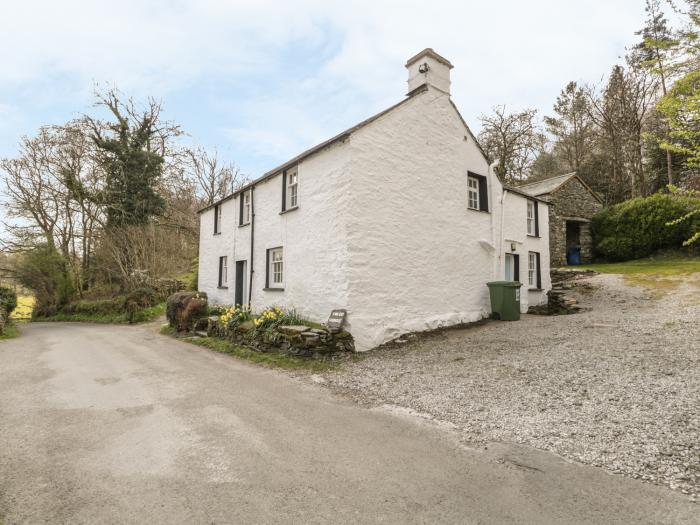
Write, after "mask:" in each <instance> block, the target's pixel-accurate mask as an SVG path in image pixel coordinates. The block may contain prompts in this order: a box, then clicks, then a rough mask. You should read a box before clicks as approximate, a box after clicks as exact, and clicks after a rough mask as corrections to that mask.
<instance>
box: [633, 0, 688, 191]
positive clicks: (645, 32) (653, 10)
mask: <svg viewBox="0 0 700 525" xmlns="http://www.w3.org/2000/svg"><path fill="white" fill-rule="evenodd" d="M645 10H646V13H647V19H646V23H645V25H644V27H643V28H642V29H641V30H639V31H637V33H636V34H637V35H639V36H641V37H642V41H641V42H640V43H639V44H637V45H636V46H635V47H634V49H633V50H632V53H631V54H630V55H629V56H628V61H629V62H630V64H631V65H633V66H637V67H643V68H645V69H647V70H648V71H650V72H651V73H652V74H654V75H655V76H656V77H657V78H658V82H659V86H660V88H661V93H662V95H664V96H665V95H666V94H667V93H668V85H669V83H670V82H671V77H672V75H673V72H674V69H675V68H674V64H673V63H672V61H673V57H674V54H675V53H676V51H677V49H678V40H677V39H676V38H674V37H673V34H672V32H671V29H670V28H669V27H668V21H667V20H666V16H665V15H664V12H663V11H662V10H661V6H660V2H659V0H646V8H645ZM664 128H665V129H664ZM659 131H660V134H657V135H655V137H656V139H657V142H659V143H660V142H662V141H664V140H667V138H668V131H669V130H668V125H666V126H664V127H662V129H660V130H659ZM666 174H667V178H668V183H669V184H673V183H674V176H673V158H672V154H671V150H670V149H666Z"/></svg>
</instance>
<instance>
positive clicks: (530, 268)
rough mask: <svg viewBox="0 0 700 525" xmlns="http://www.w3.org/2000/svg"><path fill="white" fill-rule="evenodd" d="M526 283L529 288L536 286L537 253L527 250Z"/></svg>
mask: <svg viewBox="0 0 700 525" xmlns="http://www.w3.org/2000/svg"><path fill="white" fill-rule="evenodd" d="M527 284H528V286H529V287H530V288H536V287H537V253H535V252H527Z"/></svg>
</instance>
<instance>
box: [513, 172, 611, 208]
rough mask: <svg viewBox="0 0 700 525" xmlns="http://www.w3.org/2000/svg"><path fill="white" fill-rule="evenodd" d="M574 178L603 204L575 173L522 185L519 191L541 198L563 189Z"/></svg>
mask: <svg viewBox="0 0 700 525" xmlns="http://www.w3.org/2000/svg"><path fill="white" fill-rule="evenodd" d="M573 178H576V179H577V180H578V181H579V182H580V183H581V184H582V185H583V187H584V188H586V189H587V190H588V191H590V192H591V194H592V195H593V196H594V197H595V198H596V199H597V200H598V201H600V202H603V201H602V199H601V198H600V196H599V195H598V194H597V193H596V192H595V191H593V190H592V189H591V188H590V187H589V186H588V184H586V183H585V182H583V180H581V177H579V176H578V175H577V174H576V172H575V171H573V172H571V173H565V174H564V175H557V176H555V177H550V178H548V179H544V180H538V181H537V182H531V183H529V184H528V183H525V184H521V185H519V186H518V189H519V190H520V191H523V192H525V193H527V194H528V195H532V196H533V197H540V196H542V195H549V194H550V193H553V192H555V191H557V190H558V189H559V188H561V187H562V186H563V185H564V184H566V183H567V182H569V181H570V180H571V179H573Z"/></svg>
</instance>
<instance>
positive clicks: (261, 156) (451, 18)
mask: <svg viewBox="0 0 700 525" xmlns="http://www.w3.org/2000/svg"><path fill="white" fill-rule="evenodd" d="M0 18H1V19H2V20H3V21H4V27H3V32H2V33H0V49H3V50H5V51H7V50H11V52H3V53H0V86H4V87H0V97H3V98H4V99H5V100H3V98H0V103H7V104H12V105H14V104H15V102H16V100H15V99H19V100H21V101H22V104H23V105H24V107H25V110H24V111H27V112H30V111H31V108H30V107H29V106H30V105H31V104H33V100H34V99H35V98H36V100H37V102H36V104H35V106H37V107H41V108H48V109H46V111H49V109H50V108H51V107H52V106H60V105H63V106H66V105H69V106H70V105H72V107H70V108H69V110H70V111H75V112H79V111H82V110H85V109H86V107H85V106H83V107H74V106H75V104H76V98H75V97H76V96H77V95H73V98H71V96H70V94H68V93H66V92H65V89H66V88H65V87H64V88H58V89H55V88H54V86H53V84H54V83H55V79H56V78H59V79H60V78H65V77H67V78H70V79H71V80H70V82H69V85H70V86H71V90H73V91H76V92H78V93H79V96H80V97H83V99H85V97H86V96H87V95H86V94H87V93H89V92H90V90H91V86H92V82H93V81H100V82H107V83H114V84H116V85H117V86H119V87H120V88H121V89H122V90H124V91H126V92H129V93H131V94H134V95H136V96H145V95H154V96H156V97H157V98H161V99H163V101H164V103H165V106H166V109H170V107H171V106H170V104H169V99H168V97H169V96H171V95H172V94H174V93H181V92H183V91H186V90H188V89H189V90H191V92H189V91H188V93H189V96H190V100H188V101H185V102H182V101H180V102H179V103H180V104H185V105H190V106H195V107H197V106H202V107H203V106H204V105H205V104H204V103H205V102H206V101H204V100H202V97H203V96H208V95H205V94H204V92H201V91H198V89H199V88H198V87H197V86H201V85H206V84H212V83H222V84H226V85H228V84H227V82H228V81H230V85H231V88H230V90H229V91H228V92H223V93H222V92H218V93H217V94H216V97H220V98H219V99H217V102H218V103H219V104H218V110H217V111H212V113H211V117H210V118H211V120H212V121H213V122H215V124H212V126H210V127H209V128H211V129H207V128H204V127H203V125H202V127H201V128H200V129H191V131H192V132H193V133H211V134H213V135H212V137H209V139H208V140H210V141H212V140H213V141H216V140H222V141H225V140H233V141H235V143H236V147H235V148H234V151H235V153H236V154H237V155H239V158H237V159H236V160H237V161H238V162H239V163H240V164H242V165H243V166H244V167H245V165H246V163H248V165H249V166H253V167H254V168H255V169H258V168H259V167H260V166H261V165H262V164H266V165H267V167H270V166H271V165H272V164H274V163H276V162H277V161H281V160H284V158H285V157H287V156H291V155H293V154H294V153H295V152H297V151H299V150H301V149H304V148H306V147H308V146H310V145H313V143H314V142H318V141H320V140H323V139H324V138H326V137H327V136H329V135H331V134H332V133H334V132H336V131H339V130H341V129H343V128H344V127H347V126H350V125H352V124H354V123H355V122H356V121H357V120H360V119H362V118H364V117H366V116H369V115H370V114H372V113H373V112H375V111H378V110H380V109H382V108H383V107H384V106H386V105H388V104H390V103H393V102H395V101H397V100H399V99H400V98H401V97H402V96H403V94H404V93H405V90H406V89H405V87H406V84H405V71H404V69H403V63H404V62H405V60H406V58H408V57H409V56H411V55H412V54H414V53H415V52H417V51H418V50H420V49H422V48H423V47H433V48H435V49H436V50H437V51H438V52H439V53H441V54H443V55H444V56H446V57H447V58H449V59H450V60H451V61H452V62H453V64H454V65H455V69H454V70H453V96H454V98H455V101H456V102H457V103H458V105H459V106H460V108H461V109H462V111H463V113H464V115H465V117H466V118H467V120H468V121H469V122H470V124H471V125H472V127H474V128H478V123H477V122H476V117H477V116H478V115H479V114H481V113H483V112H487V111H489V109H490V107H491V106H493V105H495V104H499V103H505V104H508V105H509V106H514V107H516V106H520V107H522V106H535V107H538V108H540V109H541V110H543V111H549V110H550V108H551V104H552V102H553V100H554V97H555V96H556V94H557V93H558V91H559V90H560V89H561V88H562V87H563V86H564V85H565V84H566V82H568V81H569V80H584V81H593V80H597V79H599V78H600V77H601V76H602V75H603V74H605V73H607V71H608V70H609V68H610V67H611V66H612V64H613V63H614V62H615V61H616V60H617V57H618V56H621V55H623V54H624V47H625V46H626V45H630V44H632V43H633V42H635V41H636V37H635V36H634V31H635V30H636V29H638V28H639V27H640V26H641V24H642V21H643V19H644V12H643V2H641V0H616V1H607V0H591V1H589V2H569V1H561V0H538V1H534V0H533V1H531V2H523V1H522V0H507V1H506V0H501V1H498V0H494V1H491V2H475V1H467V2H464V1H455V2H449V1H445V0H433V1H432V2H430V3H426V2H423V1H421V2H418V1H415V0H403V1H381V0H360V1H352V2H350V1H347V0H346V1H323V0H301V1H288V2H283V1H272V0H261V1H260V0H243V1H233V0H218V1H217V0H173V1H168V0H121V1H119V2H114V1H113V0H109V1H104V0H93V1H84V0H61V1H60V2H59V1H56V0H24V1H23V2H19V1H9V0H6V1H4V2H2V5H0ZM27 93H31V94H32V95H31V96H30V95H27ZM226 99H228V100H226ZM208 102H209V107H211V106H212V105H213V100H209V101H208ZM225 119H230V121H227V122H225V123H224V122H222V120H225ZM183 124H184V125H185V126H186V127H187V122H183ZM223 146H224V147H225V145H223ZM241 155H242V156H244V157H245V156H246V155H250V157H251V158H250V159H246V158H240V156H241Z"/></svg>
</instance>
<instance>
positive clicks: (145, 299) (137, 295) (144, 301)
mask: <svg viewBox="0 0 700 525" xmlns="http://www.w3.org/2000/svg"><path fill="white" fill-rule="evenodd" d="M157 303H158V294H157V293H156V291H155V290H153V289H152V288H138V289H136V290H133V291H131V292H129V293H128V294H127V295H125V296H124V298H123V299H122V304H121V309H122V311H124V312H125V313H126V315H127V317H128V319H129V323H133V322H134V321H135V319H136V316H137V315H138V313H139V312H140V311H141V310H144V309H145V308H149V307H151V306H155V305H156V304H157Z"/></svg>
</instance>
